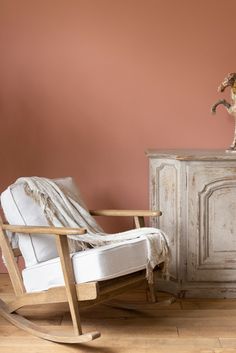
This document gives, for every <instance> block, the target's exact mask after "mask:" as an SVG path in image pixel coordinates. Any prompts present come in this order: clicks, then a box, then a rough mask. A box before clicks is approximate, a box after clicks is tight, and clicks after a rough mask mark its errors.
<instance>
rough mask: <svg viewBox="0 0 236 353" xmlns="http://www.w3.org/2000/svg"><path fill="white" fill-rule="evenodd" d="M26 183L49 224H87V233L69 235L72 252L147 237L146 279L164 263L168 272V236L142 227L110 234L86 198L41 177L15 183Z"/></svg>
mask: <svg viewBox="0 0 236 353" xmlns="http://www.w3.org/2000/svg"><path fill="white" fill-rule="evenodd" d="M19 182H20V183H22V182H24V184H25V192H26V193H27V195H29V196H31V197H32V198H33V199H34V200H35V202H37V203H39V204H40V206H41V207H42V208H43V211H44V214H45V216H46V218H47V220H48V223H49V225H51V226H55V227H72V228H77V227H84V228H86V229H87V233H86V234H84V235H78V236H76V235H70V236H68V238H69V248H70V251H71V252H76V251H80V250H85V249H88V248H91V247H98V246H102V245H106V244H113V243H120V242H125V241H126V240H130V239H136V238H140V237H145V238H146V239H147V258H148V261H147V266H146V269H147V279H148V281H149V283H153V271H152V270H153V269H154V267H155V266H156V265H158V264H160V263H162V262H164V264H165V266H164V272H165V274H167V264H168V262H169V246H168V239H167V237H166V235H165V234H164V233H163V232H162V231H161V230H160V229H157V228H150V227H146V228H139V229H133V230H129V231H126V232H121V233H115V234H107V233H105V232H104V231H103V230H102V229H101V228H100V226H99V225H98V224H97V222H96V221H95V219H94V218H93V217H92V216H91V215H90V213H89V211H88V210H87V209H86V207H85V205H84V203H83V201H82V200H81V199H78V196H75V195H73V194H72V193H71V192H70V191H68V190H66V189H63V188H62V187H61V186H60V187H59V186H58V185H57V183H56V182H54V181H53V180H50V179H46V178H40V177H25V178H19V179H18V180H17V181H16V183H19Z"/></svg>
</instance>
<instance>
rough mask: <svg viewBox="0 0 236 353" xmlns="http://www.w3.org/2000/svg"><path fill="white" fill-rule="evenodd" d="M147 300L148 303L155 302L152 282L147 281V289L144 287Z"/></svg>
mask: <svg viewBox="0 0 236 353" xmlns="http://www.w3.org/2000/svg"><path fill="white" fill-rule="evenodd" d="M146 295H147V301H148V302H150V303H156V302H157V295H156V290H155V286H154V284H151V283H148V282H147V289H146Z"/></svg>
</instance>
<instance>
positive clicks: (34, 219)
mask: <svg viewBox="0 0 236 353" xmlns="http://www.w3.org/2000/svg"><path fill="white" fill-rule="evenodd" d="M54 181H55V182H56V183H57V184H58V186H60V187H62V188H63V189H65V190H67V191H68V192H70V193H71V194H73V195H74V196H75V197H76V198H77V199H80V193H79V190H78V188H77V187H76V184H75V183H74V181H73V179H72V178H71V177H67V178H63V179H56V180H54ZM1 205H2V208H3V211H4V214H5V217H6V219H7V221H8V222H9V224H12V225H28V226H48V225H49V224H48V221H47V219H46V217H45V215H44V213H43V210H42V208H41V207H40V205H39V204H37V203H36V202H35V201H34V200H33V199H32V198H31V197H30V196H28V195H27V194H26V193H25V191H24V183H23V182H22V183H17V184H12V185H10V186H9V187H8V188H7V189H6V190H5V191H4V192H3V193H2V194H1ZM19 248H20V250H21V253H22V256H23V257H24V260H25V265H26V267H29V266H33V265H35V264H37V263H40V262H43V261H47V260H50V259H53V258H55V257H57V256H58V254H57V249H56V243H55V238H54V236H53V235H40V234H39V235H38V234H37V235H28V234H19Z"/></svg>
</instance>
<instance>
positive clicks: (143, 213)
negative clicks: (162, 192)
mask: <svg viewBox="0 0 236 353" xmlns="http://www.w3.org/2000/svg"><path fill="white" fill-rule="evenodd" d="M89 212H90V214H91V215H92V216H113V217H159V216H161V215H162V212H161V211H154V210H90V211H89Z"/></svg>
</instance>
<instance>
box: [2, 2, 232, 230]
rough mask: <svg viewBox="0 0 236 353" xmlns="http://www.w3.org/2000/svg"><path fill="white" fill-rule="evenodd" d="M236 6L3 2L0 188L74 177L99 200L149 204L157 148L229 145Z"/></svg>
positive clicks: (93, 202)
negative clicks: (223, 88) (215, 106)
mask: <svg viewBox="0 0 236 353" xmlns="http://www.w3.org/2000/svg"><path fill="white" fill-rule="evenodd" d="M235 13H236V2H235V0H225V1H221V0H198V1H196V0H178V1H175V0H165V1H161V0H74V1H73V0H55V1H53V0H47V1H40V0H34V1H32V0H28V1H26V0H20V1H19V0H1V2H0V53H1V54H0V119H1V138H0V151H1V165H2V168H1V178H0V191H2V190H3V189H4V188H5V187H6V186H7V185H8V184H10V183H12V182H13V181H14V180H15V179H16V178H18V177H19V176H23V175H40V176H48V177H58V176H65V175H72V176H74V177H75V179H76V180H77V182H78V183H79V185H80V188H81V190H82V193H83V194H84V198H85V200H86V201H87V203H88V204H89V206H90V208H106V207H112V208H146V207H148V163H147V159H146V157H145V155H144V150H145V149H146V148H148V147H155V148H225V147H228V145H229V143H230V142H231V139H232V133H233V122H232V120H231V119H230V117H228V116H227V114H226V112H225V111H223V109H222V108H220V109H219V112H218V114H217V116H216V117H212V116H211V114H210V106H211V104H212V103H214V102H215V101H216V100H217V99H218V98H221V97H223V95H219V94H218V93H217V92H216V88H217V86H218V84H219V83H220V81H221V80H222V79H223V78H224V76H225V75H226V74H227V73H228V72H231V71H235V70H236V61H235V58H236V46H235ZM225 96H226V97H228V92H226V94H225ZM125 226H126V223H123V227H125ZM108 228H109V227H108ZM110 229H112V228H110Z"/></svg>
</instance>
